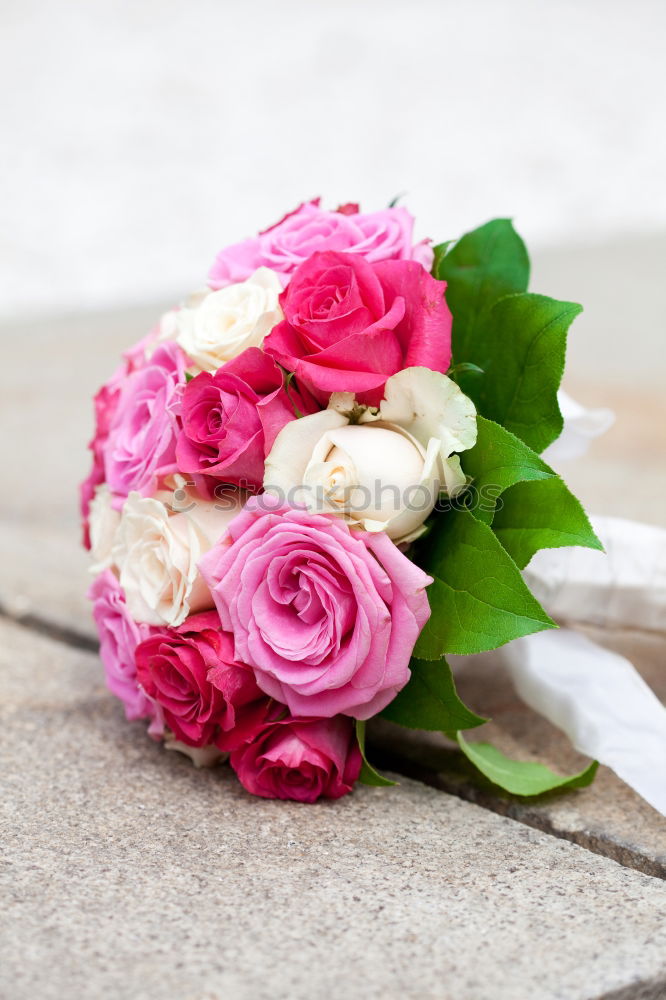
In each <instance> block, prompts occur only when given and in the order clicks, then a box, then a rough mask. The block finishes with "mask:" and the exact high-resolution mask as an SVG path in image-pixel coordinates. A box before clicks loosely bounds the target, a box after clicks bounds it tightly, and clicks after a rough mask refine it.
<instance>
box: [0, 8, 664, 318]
mask: <svg viewBox="0 0 666 1000" xmlns="http://www.w3.org/2000/svg"><path fill="white" fill-rule="evenodd" d="M0 12H1V41H0V87H1V89H2V93H3V95H4V99H3V103H4V110H3V111H2V138H3V142H4V147H5V152H4V154H3V156H2V159H1V161H0V181H1V183H0V240H1V243H0V274H1V276H2V278H1V285H0V318H4V319H13V318H17V317H27V316H39V315H41V314H44V313H46V312H51V311H54V310H55V311H73V310H80V309H89V308H99V307H104V306H117V305H121V304H131V303H141V302H146V301H151V300H162V299H171V298H173V297H174V296H175V297H178V296H179V295H180V294H181V293H182V292H183V291H185V290H187V289H189V288H191V287H194V286H196V285H197V284H199V283H200V282H201V280H202V278H203V277H204V275H205V273H206V270H207V268H208V265H209V263H210V261H211V260H212V258H213V256H214V253H215V251H216V250H217V249H218V248H219V246H220V245H222V244H224V243H228V242H231V241H234V240H236V239H239V238H241V237H242V236H244V235H248V234H250V233H251V232H253V231H254V230H256V229H257V228H260V227H263V226H265V225H267V224H269V223H270V222H271V221H273V220H274V219H276V218H277V217H278V216H279V215H280V214H282V212H283V211H286V210H288V209H290V208H291V207H293V206H295V205H296V204H297V203H298V202H299V201H301V200H303V198H305V197H309V196H312V195H315V194H322V195H323V196H324V198H325V200H326V203H327V204H328V205H330V206H335V205H337V204H338V203H339V202H340V201H347V200H360V201H361V202H362V204H363V205H364V206H365V207H367V208H375V207H381V206H383V205H384V204H386V203H387V202H388V201H389V199H391V198H392V197H393V196H394V195H396V194H399V193H401V192H406V199H405V202H406V204H408V205H409V207H410V208H411V209H412V210H413V211H414V212H415V214H416V215H417V218H418V222H419V227H420V233H421V235H432V236H433V237H435V238H437V239H445V238H449V237H452V236H455V235H458V234H459V233H460V232H461V231H462V230H463V229H464V228H466V227H467V228H470V227H471V226H473V225H475V224H477V223H480V222H482V221H485V220H486V219H487V218H489V217H491V216H493V215H500V214H503V215H511V216H513V217H515V219H516V223H517V225H518V227H519V229H520V231H521V232H522V233H523V234H524V235H525V236H526V237H527V238H528V240H529V242H530V245H531V246H532V247H534V248H536V249H537V250H539V249H540V248H541V247H548V246H562V245H568V246H574V245H578V246H581V245H590V244H594V243H597V242H602V241H608V240H609V239H611V240H614V241H618V240H622V239H624V238H627V237H635V236H637V235H638V236H641V235H644V234H646V235H647V234H650V233H654V232H659V231H662V232H663V231H664V230H665V229H666V196H665V194H664V187H665V185H666V146H665V143H664V96H665V94H664V79H665V77H664V68H663V64H664V56H663V52H664V44H665V41H666V4H664V3H663V0H655V2H652V0H632V2H629V0H556V2H550V3H547V2H545V0H543V2H541V0H465V2H460V0H457V2H451V0H381V2H380V0H377V2H374V0H330V2H328V3H326V2H321V0H280V2H276V0H250V2H248V0H246V2H225V0H79V2H65V0H49V2H47V3H45V2H44V0H1V2H0ZM558 292H559V293H560V294H562V295H563V296H566V295H567V294H570V293H567V289H555V294H558Z"/></svg>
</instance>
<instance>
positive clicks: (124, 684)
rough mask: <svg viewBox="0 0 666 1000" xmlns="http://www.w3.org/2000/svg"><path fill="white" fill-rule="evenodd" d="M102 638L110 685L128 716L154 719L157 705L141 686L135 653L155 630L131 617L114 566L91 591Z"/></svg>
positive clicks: (102, 656) (107, 681)
mask: <svg viewBox="0 0 666 1000" xmlns="http://www.w3.org/2000/svg"><path fill="white" fill-rule="evenodd" d="M88 598H89V600H91V601H92V602H93V618H94V619H95V624H96V625H97V631H98V633H99V641H100V656H101V658H102V663H103V664H104V672H105V675H106V685H107V687H108V689H109V691H111V692H112V693H113V694H115V696H116V697H117V698H120V700H121V701H122V703H123V705H124V706H125V715H126V716H127V718H128V719H146V718H149V719H152V718H154V716H155V709H154V706H153V704H152V702H151V701H150V699H149V698H147V697H146V695H145V693H144V692H143V691H142V690H141V688H140V687H139V684H138V681H137V677H136V664H135V661H134V653H135V650H136V647H137V646H138V644H139V643H140V642H143V640H144V639H147V638H148V636H149V635H150V634H151V632H152V631H153V630H152V628H151V627H150V626H149V625H139V624H137V623H136V622H135V621H133V619H132V618H131V617H130V614H129V612H128V610H127V606H126V604H125V597H124V594H123V592H122V590H121V587H120V584H119V583H118V580H117V579H116V577H115V576H114V575H113V573H112V572H111V570H108V569H107V570H105V571H104V572H103V573H101V574H100V576H98V577H97V578H96V580H95V581H94V583H93V584H92V586H91V587H90V589H89V591H88Z"/></svg>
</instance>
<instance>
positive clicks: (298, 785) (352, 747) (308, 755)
mask: <svg viewBox="0 0 666 1000" xmlns="http://www.w3.org/2000/svg"><path fill="white" fill-rule="evenodd" d="M231 766H232V767H233V769H234V771H235V772H236V774H237V775H238V778H239V780H240V782H241V784H242V785H243V787H244V788H246V789H247V791H248V792H250V793H251V794H252V795H260V796H262V797H263V798H265V799H295V800H296V801H297V802H316V800H317V799H319V798H321V797H322V796H323V797H324V798H329V799H339V798H340V797H341V796H342V795H347V793H348V792H351V790H352V787H353V785H354V782H355V781H356V779H357V778H358V776H359V772H360V770H361V753H360V750H359V748H358V743H357V741H356V736H355V733H354V727H353V724H352V722H351V720H350V719H345V718H344V717H343V716H337V717H336V718H335V719H314V720H305V719H284V720H283V721H281V722H274V723H272V724H271V725H268V726H266V727H265V728H264V729H262V730H261V731H260V732H259V733H258V734H257V736H256V737H255V738H254V739H253V740H252V742H251V743H248V744H246V745H245V746H242V747H241V748H240V749H239V750H236V751H235V752H234V753H232V755H231Z"/></svg>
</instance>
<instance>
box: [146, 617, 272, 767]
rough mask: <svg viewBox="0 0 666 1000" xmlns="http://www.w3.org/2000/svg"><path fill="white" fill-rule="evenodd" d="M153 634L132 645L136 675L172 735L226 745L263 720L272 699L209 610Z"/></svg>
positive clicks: (195, 744) (250, 733) (225, 747)
mask: <svg viewBox="0 0 666 1000" xmlns="http://www.w3.org/2000/svg"><path fill="white" fill-rule="evenodd" d="M152 633H153V634H152V635H151V636H150V637H149V638H147V639H146V640H145V641H144V642H142V643H141V644H140V645H139V646H137V648H136V654H135V657H136V671H137V678H138V681H139V684H140V685H141V687H142V688H143V689H144V690H145V692H146V694H147V695H148V697H149V698H151V699H153V700H154V701H155V702H156V703H157V705H158V706H159V708H160V710H161V714H162V717H163V719H164V723H165V725H166V726H167V727H168V728H169V729H170V730H171V731H172V732H173V733H174V735H175V737H176V739H178V740H180V741H181V742H182V743H186V744H187V745H188V746H192V747H202V746H210V745H211V744H214V745H215V746H217V747H218V748H219V749H220V750H231V749H233V748H235V747H237V746H239V745H240V744H241V743H242V742H244V741H245V740H247V739H250V738H251V737H252V736H253V734H254V733H256V731H257V728H258V727H259V726H261V725H263V724H264V723H265V721H266V719H267V718H268V715H269V711H270V708H271V702H270V700H269V699H268V698H266V697H265V695H264V694H263V693H262V692H261V691H260V690H259V688H258V687H257V685H256V683H255V680H254V677H253V675H252V671H251V670H249V669H248V668H247V667H244V666H242V665H241V664H239V663H237V662H236V661H235V659H234V651H233V640H232V638H231V636H229V635H226V634H225V633H224V632H223V631H221V629H220V622H219V619H218V616H217V614H216V613H215V612H214V611H206V612H203V613H202V614H198V615H192V616H191V617H190V618H188V619H187V620H186V621H185V622H183V624H182V625H180V626H179V627H178V628H175V629H172V628H163V629H159V630H156V629H153V630H152Z"/></svg>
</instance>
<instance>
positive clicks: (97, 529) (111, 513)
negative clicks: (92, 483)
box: [88, 483, 120, 575]
mask: <svg viewBox="0 0 666 1000" xmlns="http://www.w3.org/2000/svg"><path fill="white" fill-rule="evenodd" d="M112 500H113V498H112V496H111V492H110V490H109V487H108V486H107V485H106V484H105V483H103V484H102V485H101V486H98V487H97V488H96V490H95V496H94V497H93V499H92V500H91V501H90V513H89V515H88V525H89V530H90V554H91V556H92V560H93V561H92V565H91V567H90V572H91V573H94V574H95V575H97V574H98V573H101V572H102V571H103V570H105V569H109V567H110V566H111V565H112V563H113V560H112V558H111V550H112V549H113V543H114V541H115V537H116V531H117V530H118V525H119V523H120V511H118V510H114V508H113V506H112Z"/></svg>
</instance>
